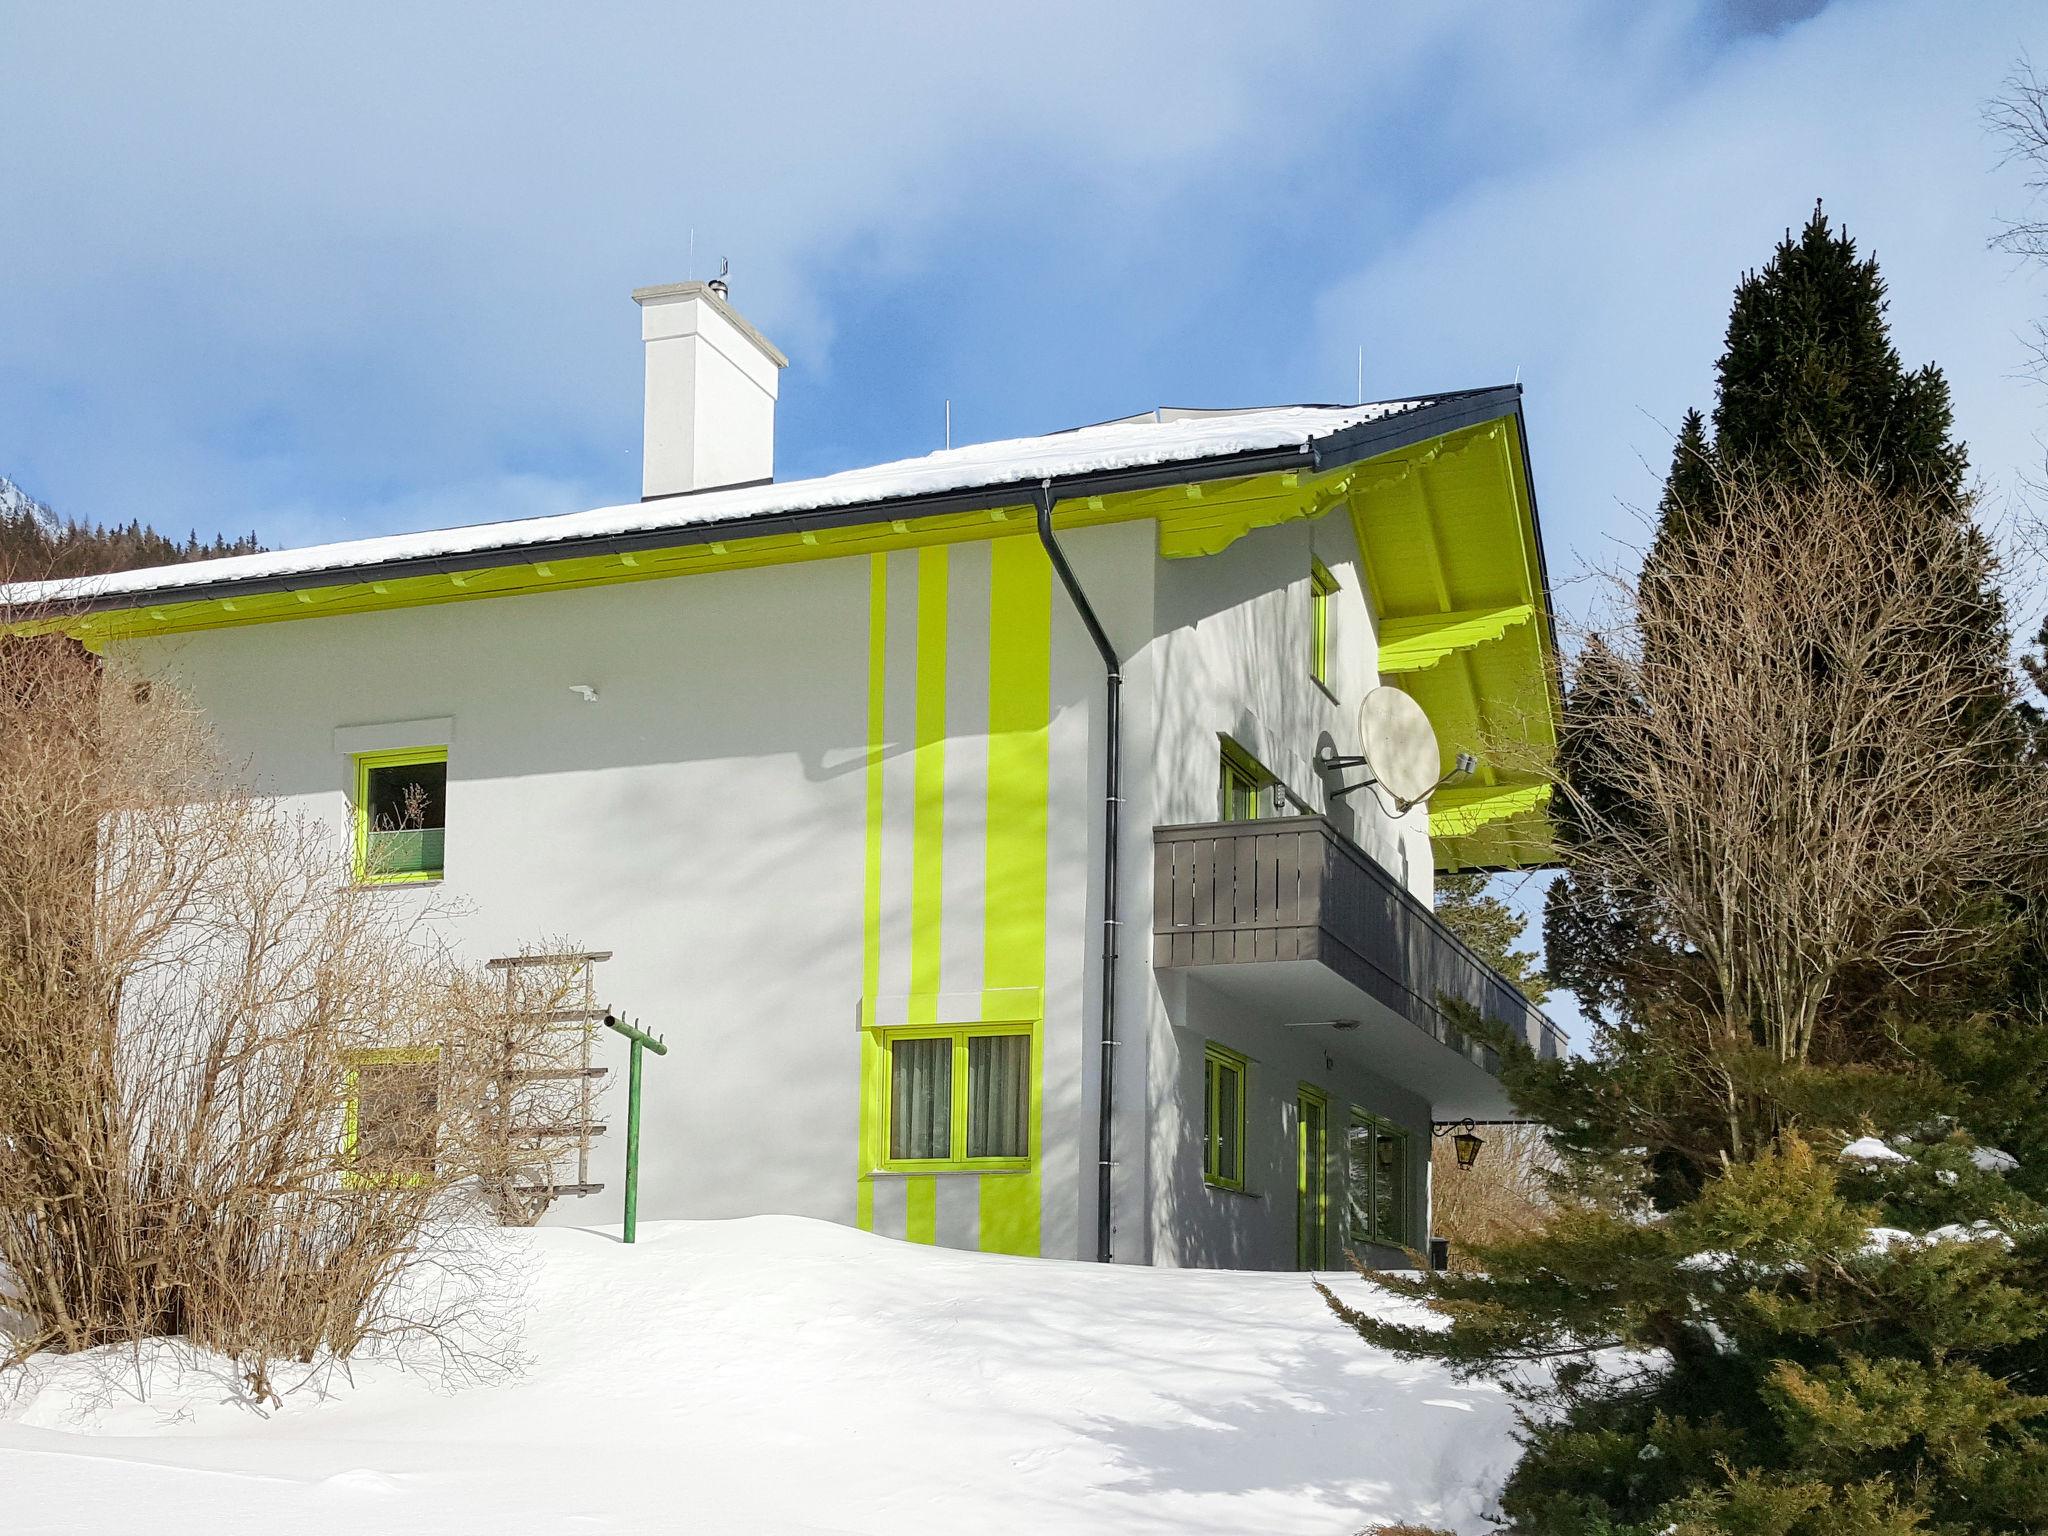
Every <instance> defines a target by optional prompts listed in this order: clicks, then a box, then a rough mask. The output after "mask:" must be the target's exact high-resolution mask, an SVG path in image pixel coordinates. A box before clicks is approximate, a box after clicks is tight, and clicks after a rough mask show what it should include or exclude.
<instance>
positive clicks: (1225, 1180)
mask: <svg viewBox="0 0 2048 1536" xmlns="http://www.w3.org/2000/svg"><path fill="white" fill-rule="evenodd" d="M1250 1066H1251V1063H1250V1062H1249V1061H1247V1060H1246V1059H1245V1058H1244V1057H1242V1056H1240V1055H1238V1054H1237V1052H1235V1051H1232V1050H1226V1049H1225V1048H1224V1047H1222V1046H1220V1045H1215V1044H1210V1045H1207V1046H1205V1047H1204V1048H1203V1051H1202V1177H1203V1178H1204V1179H1205V1180H1207V1181H1208V1182H1209V1183H1211V1184H1215V1185H1219V1186H1221V1187H1222V1188H1224V1189H1243V1188H1244V1088H1245V1079H1246V1078H1247V1077H1248V1076H1249V1069H1250Z"/></svg>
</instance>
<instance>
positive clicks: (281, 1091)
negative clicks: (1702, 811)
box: [0, 636, 483, 1395]
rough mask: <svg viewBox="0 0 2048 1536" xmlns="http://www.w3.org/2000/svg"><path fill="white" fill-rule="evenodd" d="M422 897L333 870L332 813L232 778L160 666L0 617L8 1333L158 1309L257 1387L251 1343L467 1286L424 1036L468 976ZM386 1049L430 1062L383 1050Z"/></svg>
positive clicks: (96, 1334) (459, 1187)
mask: <svg viewBox="0 0 2048 1536" xmlns="http://www.w3.org/2000/svg"><path fill="white" fill-rule="evenodd" d="M425 921H426V920H425V919H423V918H422V917H421V916H420V915H419V909H418V907H417V905H416V904H414V903H410V902H393V901H391V900H389V899H387V898H382V897H380V895H379V893H378V892H377V891H375V890H373V889H366V888H364V887H362V886H360V885H358V884H355V883H353V882H352V881H351V880H350V878H349V870H348V857H347V851H346V849H345V847H344V846H343V845H342V840H341V839H340V838H339V837H338V836H337V835H336V833H335V830H334V829H333V828H331V827H329V826H326V825H323V824H321V823H319V822H316V821H313V820H311V819H309V818H307V817H305V816H302V815H299V814H296V813H294V812H291V811H289V810H287V809H285V808H283V807H281V806H279V805H278V804H277V803H275V802H272V801H268V800H264V799H261V798H258V797H256V796H254V795H252V794H250V793H249V792H247V791H246V790H245V789H244V788H242V787H241V786H240V785H239V784H238V783H237V782H236V781H235V779H234V777H233V776H232V775H231V774H229V773H228V772H226V771H225V770H224V769H223V767H222V764H221V760H220V758H219V756H218V754H217V753H216V752H215V750H214V748H213V745H212V743H211V741H210V740H209V738H208V735H207V732H206V730H205V728H204V726H203V725H202V723H201V722H200V721H199V719H198V717H197V715H196V712H195V711H194V710H193V709H192V707H191V706H190V705H189V704H188V703H186V702H185V701H184V700H182V699H181V698H180V697H178V696H177V694H176V693H175V692H174V691H173V690H170V689H168V688H165V687H163V686H161V685H158V686H155V687H151V686H149V685H147V684H145V683H143V682H142V681H141V680H139V679H137V678H133V677H129V676H127V675H125V674H123V673H122V672H121V671H120V670H119V669H118V668H116V667H114V666H111V665H109V664H106V663H103V662H101V661H100V660H99V659H97V658H95V657H92V656H90V655H88V654H87V653H86V652H84V651H83V650H82V649H80V648H79V647H78V646H77V645H75V644H74V643H73V642H71V641H69V640H66V639H63V638H61V637H55V636H44V637H38V638H21V637H11V638H0V1278H5V1279H6V1281H7V1286H8V1292H9V1294H7V1295H6V1296H5V1297H4V1299H5V1301H6V1303H7V1309H6V1310H5V1311H0V1328H4V1330H5V1333H4V1337H6V1338H7V1340H8V1343H9V1347H10V1350H11V1354H12V1357H13V1358H14V1359H16V1360H19V1359H23V1358H25V1357H27V1356H28V1355H30V1354H33V1353H35V1352H37V1351H39V1350H56V1351H78V1350H85V1349H91V1348H94V1347H96V1346H101V1345H106V1344H114V1343H124V1342H133V1341H137V1340H144V1339H149V1338H154V1337H162V1336H170V1337H182V1338H184V1339H187V1340H189V1341H191V1342H192V1343H193V1344H195V1345H198V1346H201V1347H204V1348H207V1349H211V1350H215V1351H218V1352H220V1353H221V1354H223V1355H226V1356H228V1357H230V1358H232V1359H233V1360H235V1361H237V1362H238V1363H239V1365H240V1366H241V1368H242V1370H243V1371H244V1373H245V1379H246V1380H247V1382H248V1384H249V1386H250V1389H251V1390H252V1391H253V1392H255V1393H256V1394H258V1395H263V1394H266V1393H268V1392H269V1391H270V1390H271V1387H272V1372H273V1369H274V1366H275V1364H276V1362H279V1361H285V1360H299V1361H308V1360H312V1359H313V1358H314V1357H315V1356H316V1355H325V1356H332V1357H336V1358H342V1359H346V1358H347V1357H348V1356H350V1355H351V1354H352V1353H354V1352H355V1351H356V1350H357V1349H358V1348H359V1347H361V1346H363V1345H364V1344H365V1343H366V1342H368V1341H372V1340H378V1341H386V1342H388V1341H392V1340H397V1339H402V1338H405V1337H408V1336H413V1335H419V1334H432V1333H434V1332H435V1331H436V1330H440V1329H443V1328H446V1327H447V1326H449V1325H450V1324H451V1322H452V1321H453V1320H454V1319H455V1317H456V1315H457V1314H458V1313H462V1312H466V1311H468V1310H469V1309H471V1308H473V1307H474V1305H475V1302H476V1295H475V1287H474V1286H463V1285H454V1286H451V1285H450V1284H448V1283H447V1281H448V1280H449V1276H448V1275H447V1274H446V1273H445V1272H443V1273H440V1274H438V1275H437V1274H436V1272H435V1271H436V1269H437V1267H439V1268H441V1269H442V1270H444V1271H445V1267H446V1266H448V1265H451V1264H454V1265H458V1266H459V1265H460V1264H462V1263H463V1262H465V1261H464V1260H462V1259H461V1258H459V1257H457V1255H460V1254H461V1253H463V1252H465V1251H467V1252H471V1253H474V1252H476V1251H477V1250H475V1249H474V1248H471V1249H468V1250H465V1249H464V1248H463V1247H462V1245H461V1244H460V1243H455V1244H449V1243H446V1242H440V1243H437V1242H436V1241H435V1234H436V1233H437V1231H445V1230H446V1229H448V1228H450V1227H453V1226H455V1225H459V1224H460V1223H463V1222H464V1221H466V1220H469V1219H470V1218H471V1217H472V1215H473V1211H474V1193H473V1192H474V1177H473V1175H474V1172H475V1170H474V1167H473V1166H472V1160H471V1159H470V1158H469V1157H468V1156H467V1155H466V1150H465V1149H466V1145H467V1143H466V1142H465V1140H464V1138H463V1137H461V1136H451V1135H446V1134H445V1129H446V1127H447V1125H448V1123H449V1121H450V1118H451V1117H450V1113H449V1111H450V1109H451V1108H452V1107H454V1106H455V1105H457V1104H460V1103H462V1102H464V1101H462V1100H460V1099H457V1098H453V1097H450V1096H448V1095H446V1094H444V1093H443V1092H442V1090H441V1088H440V1086H439V1085H438V1082H436V1081H435V1080H434V1078H433V1070H434V1068H433V1064H434V1063H436V1062H437V1061H438V1059H439V1057H440V1055H441V1053H442V1049H443V1047H444V1045H445V1044H446V1043H447V1042H448V1041H449V1040H451V1039H461V1038H465V1031H468V1032H471V1033H473V1032H474V1025H473V1024H471V1023H469V1019H470V1014H471V1011H472V1010H473V1008H474V1006H475V1004H474V999H475V997H476V996H477V995H478V990H479V989H480V988H481V987H482V985H483V981H482V978H481V977H480V976H465V975H463V974H462V972H461V971H460V969H459V968H458V967H457V966H456V965H455V964H454V963H453V962H452V961H451V960H450V959H449V958H448V957H447V955H446V954H445V953H444V952H443V951H442V950H441V948H440V947H439V946H437V945H436V944H435V943H434V942H432V935H431V933H430V931H429V930H428V928H427V927H425V926H424V924H425ZM401 1063H410V1064H414V1065H420V1066H425V1067H427V1068H428V1071H427V1072H426V1073H424V1074H416V1075H415V1076H414V1077H413V1078H412V1079H411V1080H410V1081H409V1082H408V1081H407V1080H406V1079H405V1076H404V1074H397V1075H395V1076H394V1075H391V1074H384V1075H383V1076H382V1077H380V1075H379V1073H378V1070H377V1069H379V1068H380V1067H388V1066H395V1065H398V1064H401ZM427 1084H432V1086H431V1088H430V1089H429V1088H427V1087H426V1086H423V1085H427ZM458 1086H459V1085H458ZM394 1094H396V1095H397V1102H394V1100H393V1097H392V1096H393V1095H394ZM380 1095H381V1097H380ZM408 1095H409V1096H408ZM472 1102H473V1101H472ZM394 1127H396V1128H397V1129H396V1130H394V1129H393V1128H394Z"/></svg>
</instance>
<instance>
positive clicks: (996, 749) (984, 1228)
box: [980, 539, 1052, 1255]
mask: <svg viewBox="0 0 2048 1536" xmlns="http://www.w3.org/2000/svg"><path fill="white" fill-rule="evenodd" d="M989 560H990V567H989V648H988V649H989V673H988V701H989V703H988V713H989V718H988V816H987V824H988V842H987V850H986V856H985V862H984V865H983V880H982V890H983V898H982V899H983V916H982V941H981V951H982V986H983V988H984V989H985V990H984V992H983V997H982V1011H983V1014H984V1016H991V1015H994V1014H996V1013H998V1012H999V1011H1000V1010H1001V1009H1002V1008H1004V1007H1005V1005H1006V1003H1007V1002H1008V1000H1009V999H1012V998H1015V997H1017V996H1018V995H1020V993H1028V994H1030V995H1032V996H1042V994H1043V989H1044V986H1045V944H1046V905H1045V904H1046V880H1047V870H1046V863H1047V857H1048V854H1047V848H1048V839H1049V837H1050V835H1051V795H1052V565H1051V563H1050V562H1049V561H1048V560H1047V559H1046V558H1045V552H1044V551H1043V550H1042V549H1040V548H1039V547H1038V545H1037V542H1036V541H1035V540H1031V541H1027V540H1024V539H1004V540H1000V541H998V542H997V543H996V544H994V545H993V546H992V547H991V548H990V551H989ZM1042 1008H1043V1005H1042V1003H1041V1004H1039V1005H1037V1006H1036V1007H1034V1008H1033V1013H1034V1014H1039V1013H1041V1012H1042ZM1030 1073H1031V1100H1030V1144H1031V1148H1032V1157H1031V1161H1030V1166H1029V1167H1028V1168H1027V1169H1026V1171H1025V1173H1024V1174H1023V1176H1022V1177H1020V1178H1010V1179H984V1180H982V1181H981V1189H980V1204H981V1211H980V1218H981V1226H980V1247H981V1249H982V1251H983V1252H986V1253H1018V1254H1031V1255H1036V1254H1038V1253H1040V1252H1041V1251H1042V1245H1043V1239H1042V1235H1041V1224H1042V1211H1043V1198H1044V1196H1043V1187H1042V1176H1041V1173H1040V1169H1041V1166H1042V1161H1043V1158H1042V1154H1041V1152H1040V1150H1039V1149H1040V1148H1041V1147H1042V1146H1043V1138H1044V1132H1045V1125H1044V1115H1045V1031H1044V1030H1043V1029H1042V1028H1041V1029H1036V1030H1033V1031H1032V1033H1031V1063H1030Z"/></svg>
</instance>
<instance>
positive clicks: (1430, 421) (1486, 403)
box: [52, 385, 1533, 614]
mask: <svg viewBox="0 0 2048 1536" xmlns="http://www.w3.org/2000/svg"><path fill="white" fill-rule="evenodd" d="M1520 398H1521V388H1520V386H1518V385H1507V386H1503V387H1500V388H1494V389H1479V390H1469V391H1465V392H1463V393H1461V394H1457V395H1449V396H1440V397H1438V398H1437V399H1436V400H1435V402H1434V403H1433V404H1430V405H1425V406H1419V407H1417V408H1416V409H1414V410H1410V411H1403V412H1401V413H1400V414H1398V415H1394V416H1388V417H1385V418H1383V419H1381V420H1379V421H1368V422H1362V423H1360V424H1359V425H1357V426H1355V427H1349V428H1346V429H1345V430H1343V431H1341V432H1333V433H1331V434H1330V435H1329V436H1328V437H1324V438H1313V439H1311V440H1310V441H1309V442H1307V443H1304V444H1300V445H1297V446H1292V447H1285V448H1262V449H1254V450H1251V451H1249V452H1245V453H1232V454H1219V455H1217V456H1215V457H1213V458H1208V459H1184V460H1180V461H1178V462H1175V463H1171V464H1147V465H1141V466H1137V467H1134V468H1130V469H1116V470H1098V471H1094V472H1092V473H1088V474H1080V475H1066V476H1056V477H1053V478H1051V479H1048V480H1043V481H1040V482H1037V485H1038V486H1040V487H1043V488H1047V489H1050V491H1051V493H1052V494H1053V496H1054V498H1055V499H1056V500H1060V501H1071V500H1078V499H1080V498H1083V497H1088V496H1112V495H1117V494H1121V493H1125V492H1131V491H1145V490H1158V489H1162V488H1164V487H1167V486H1175V485H1193V484H1198V483H1204V482H1208V481H1214V480H1234V479H1241V478H1244V477H1246V476H1250V475H1263V474H1274V473H1282V472H1285V471H1287V470H1299V469H1302V468H1307V469H1308V470H1309V471H1310V472H1311V473H1318V474H1319V473H1321V472H1323V471H1325V470H1330V469H1337V468H1341V467H1342V466H1344V465H1347V464H1352V463H1356V462H1357V461H1359V460H1361V459H1369V458H1376V457H1378V456H1379V455H1381V454H1384V453H1393V452H1396V451H1398V450H1399V449H1402V448H1406V447H1412V446H1413V445H1414V444H1416V443H1419V442H1425V441H1427V440H1428V439H1430V438H1432V437H1439V436H1442V435H1443V434H1444V433H1446V432H1455V431H1457V430H1458V429H1459V428H1461V427H1467V426H1473V425H1476V424H1477V423H1479V422H1482V421H1490V420H1494V419H1495V418H1498V417H1501V416H1505V415H1510V414H1514V415H1517V416H1519V401H1520ZM1032 486H1033V482H1029V481H1010V482H1006V483H1004V484H1001V485H991V486H978V487H975V488H974V489H971V490H964V491H941V492H934V493H931V494H928V495H919V496H897V497H890V498H885V499H882V500H879V501H872V502H862V503H859V504H857V505H854V506H845V507H827V508H818V509H813V510H809V511H797V512H778V513H770V514H767V515H764V516H760V517H748V518H729V519H724V520H718V521H712V522H702V523H686V524H681V525H676V526H668V527H660V528H645V529H638V530H635V531H633V532H630V533H608V534H592V535H588V536H585V537H582V538H564V539H538V540H535V541H533V542H531V543H525V544H499V545H493V546H491V547H489V548H487V549H476V550H467V551H463V552H461V553H455V554H440V555H413V556H407V557H404V558H399V559H391V560H381V561H377V562H374V563H371V564H366V565H350V566H329V567H326V568H324V569H320V570H311V571H293V572H280V573H278V574H276V575H265V576H247V577H239V578H229V579H226V580H221V581H211V582H194V583H190V584H184V583H178V584H173V585H168V586H163V587H154V588H143V589H139V590H135V591H125V592H109V593H104V594H100V595H95V596H90V597H85V598H82V599H77V600H73V601H70V602H63V601H61V600H57V601H55V602H53V604H52V606H54V607H56V608H58V609H59V610H60V611H62V612H66V613H78V614H84V613H100V612H105V611H108V610H114V609H122V608H143V607H150V606H156V605H161V604H166V603H193V602H212V601H217V600H219V599H221V598H238V597H256V596H261V595H263V594H266V593H273V592H302V591H312V590H317V589H319V588H321V587H335V586H356V585H361V584H363V583H367V582H374V581H401V580H404V579H405V578H407V577H410V576H452V575H461V574H464V573H467V572H471V571H484V570H500V569H503V568H504V567H506V566H509V565H524V564H529V563H532V562H534V561H543V560H573V559H577V558H580V557H584V556H590V555H625V554H641V553H644V552H646V551H649V550H655V549H681V548H685V547H688V546H690V545H693V544H710V543H722V542H725V541H727V540H731V539H740V538H763V537H770V536H773V535H776V534H792V533H815V532H822V531H824V530H827V529H838V528H854V527H860V526H862V525H863V524H868V523H876V522H886V521H891V520H896V519H902V518H911V517H931V516H938V515H941V514H943V513H948V512H992V511H996V510H999V509H1001V508H1006V507H1015V506H1019V505H1022V504H1025V503H1029V502H1031V501H1032V500H1033V499H1034V498H1033V489H1032ZM696 494H700V495H701V494H703V493H701V492H699V493H696ZM664 499H674V500H677V501H682V502H687V500H688V497H687V496H679V497H675V498H657V500H656V501H652V502H648V503H646V505H648V506H654V505H658V504H659V501H660V500H664ZM1531 505H1532V507H1533V501H1532V504H1531Z"/></svg>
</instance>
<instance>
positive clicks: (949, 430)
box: [946, 400, 953, 448]
mask: <svg viewBox="0 0 2048 1536" xmlns="http://www.w3.org/2000/svg"><path fill="white" fill-rule="evenodd" d="M946 446H947V447H948V448H950V447H952V446H953V402H952V401H950V400H948V401H947V402H946Z"/></svg>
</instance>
